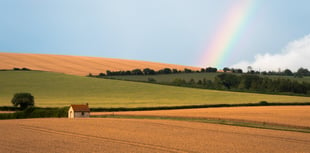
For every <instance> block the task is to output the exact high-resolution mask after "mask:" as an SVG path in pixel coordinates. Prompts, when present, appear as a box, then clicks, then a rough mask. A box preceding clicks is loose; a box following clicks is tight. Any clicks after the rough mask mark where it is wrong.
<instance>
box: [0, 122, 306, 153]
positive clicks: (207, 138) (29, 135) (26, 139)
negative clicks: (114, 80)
mask: <svg viewBox="0 0 310 153" xmlns="http://www.w3.org/2000/svg"><path fill="white" fill-rule="evenodd" d="M0 129H1V137H0V152H28V153H29V152H44V153H48V152H53V153H54V152H61V153H63V152H74V153H79V152H148V153H149V152H218V153H222V152H230V153H234V152H281V153H282V152H286V153H289V152H309V148H310V134H308V133H298V132H287V131H273V130H265V129H255V128H246V127H234V126H225V125H216V124H207V123H195V122H185V121H167V120H146V119H145V120H137V119H108V118H106V119H25V120H4V121H0Z"/></svg>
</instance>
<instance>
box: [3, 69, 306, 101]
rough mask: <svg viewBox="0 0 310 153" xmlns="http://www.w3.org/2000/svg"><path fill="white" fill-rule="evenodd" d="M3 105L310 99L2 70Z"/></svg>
mask: <svg viewBox="0 0 310 153" xmlns="http://www.w3.org/2000/svg"><path fill="white" fill-rule="evenodd" d="M0 84H1V86H0V106H10V105H12V104H11V102H10V101H11V99H12V97H13V94H14V93H17V92H30V93H32V94H33V95H34V96H35V103H36V105H37V106H42V107H44V106H47V107H58V106H68V105H69V104H72V103H75V104H79V103H86V102H88V103H89V104H90V106H91V107H156V106H181V105H199V104H241V103H257V102H260V101H268V102H309V101H310V98H309V97H299V96H284V95H266V94H253V93H241V92H228V91H216V90H206V89H195V88H184V87H174V86H165V85H158V84H149V83H141V82H130V81H121V80H110V79H98V78H92V77H82V76H75V75H67V74H60V73H52V72H41V71H0Z"/></svg>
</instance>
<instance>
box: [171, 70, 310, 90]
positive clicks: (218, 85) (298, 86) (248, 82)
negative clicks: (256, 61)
mask: <svg viewBox="0 0 310 153" xmlns="http://www.w3.org/2000/svg"><path fill="white" fill-rule="evenodd" d="M171 84H173V85H177V86H187V87H197V88H207V89H220V90H233V91H253V92H262V93H293V94H305V95H307V94H308V95H309V94H310V83H308V82H299V81H296V80H291V79H285V78H276V79H271V78H269V77H262V76H259V75H256V74H242V75H235V74H231V73H222V74H220V75H218V76H216V77H215V79H214V80H207V79H205V78H204V79H202V80H194V79H190V80H189V81H186V80H184V79H180V78H176V79H174V80H173V81H172V82H171Z"/></svg>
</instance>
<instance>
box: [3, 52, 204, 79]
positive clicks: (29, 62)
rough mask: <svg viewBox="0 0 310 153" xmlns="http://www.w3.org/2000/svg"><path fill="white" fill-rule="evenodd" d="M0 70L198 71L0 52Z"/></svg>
mask: <svg viewBox="0 0 310 153" xmlns="http://www.w3.org/2000/svg"><path fill="white" fill-rule="evenodd" d="M0 61H1V64H0V69H12V68H15V67H16V68H24V67H25V68H29V69H32V70H42V71H49V72H58V73H65V74H72V75H80V76H86V75H88V74H89V73H92V74H99V73H101V72H104V73H105V72H106V71H107V70H110V71H125V70H133V69H137V68H139V69H144V68H151V69H154V70H160V69H163V68H171V69H178V70H184V68H188V69H192V70H200V68H198V67H191V66H182V65H175V64H164V63H156V62H146V61H137V60H126V59H114V58H103V57H86V56H69V55H49V54H28V53H2V52H0Z"/></svg>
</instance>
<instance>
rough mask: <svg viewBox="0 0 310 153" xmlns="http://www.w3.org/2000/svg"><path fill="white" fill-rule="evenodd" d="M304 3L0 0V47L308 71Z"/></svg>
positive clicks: (308, 14) (308, 23) (309, 14)
mask: <svg viewBox="0 0 310 153" xmlns="http://www.w3.org/2000/svg"><path fill="white" fill-rule="evenodd" d="M309 6H310V1H309V0H285V1H284V0H91V1H90V0H0V52H18V53H43V54H62V55H82V56H97V57H111V58H124V59H136V60H145V61H156V62H164V63H172V64H181V65H190V66H199V67H206V66H212V67H217V68H223V67H235V68H243V69H245V68H246V67H247V66H252V67H253V68H254V69H256V70H278V69H279V68H280V69H285V68H289V69H292V70H294V71H295V70H296V69H298V68H299V67H304V68H308V69H309V68H310V62H309V60H308V59H310V28H309V27H310V20H309V18H310V9H309Z"/></svg>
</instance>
